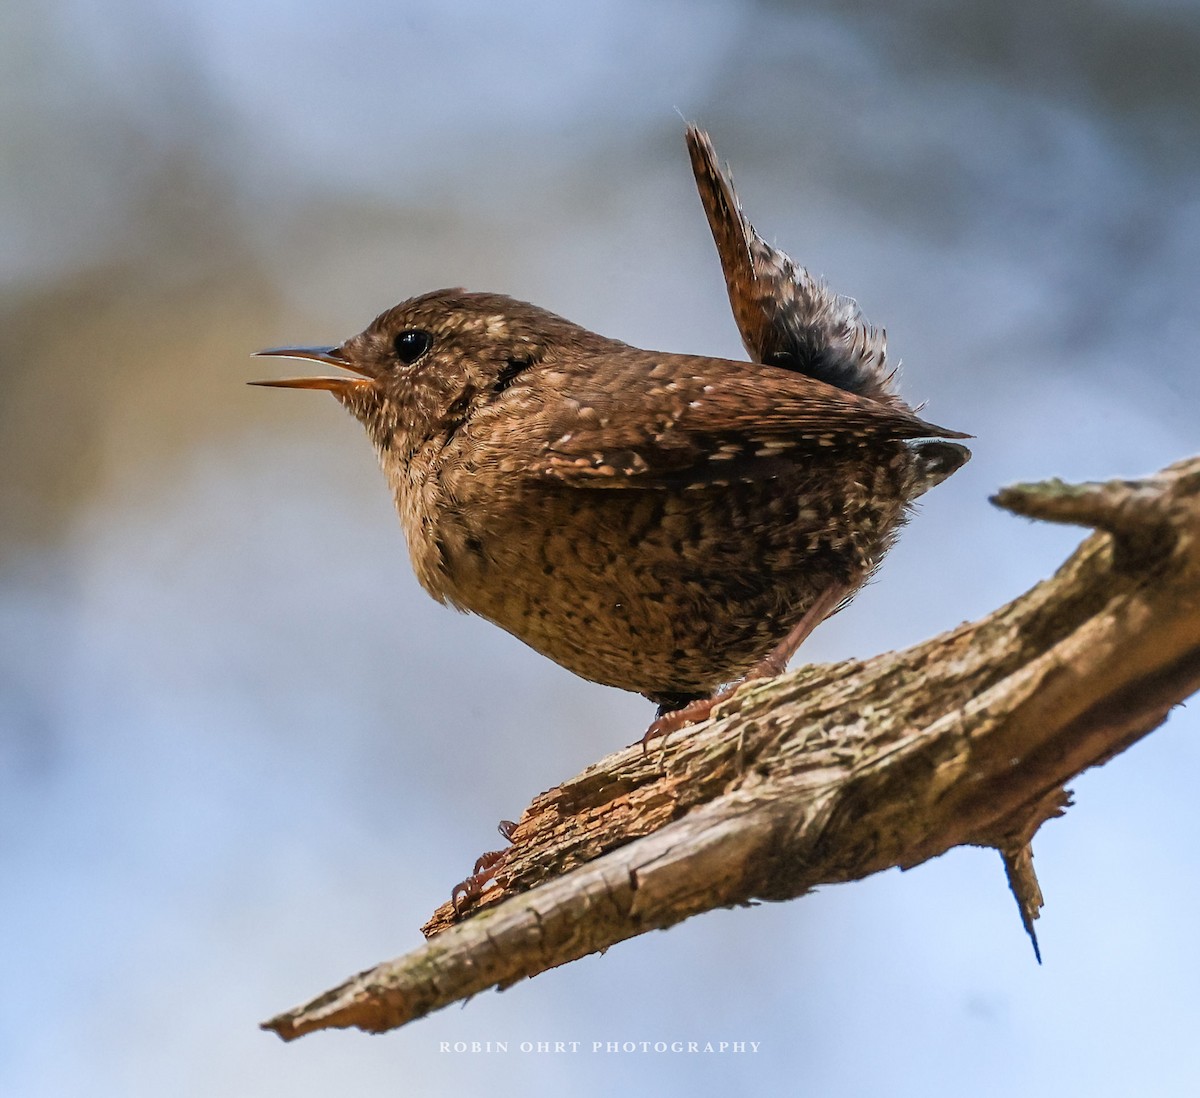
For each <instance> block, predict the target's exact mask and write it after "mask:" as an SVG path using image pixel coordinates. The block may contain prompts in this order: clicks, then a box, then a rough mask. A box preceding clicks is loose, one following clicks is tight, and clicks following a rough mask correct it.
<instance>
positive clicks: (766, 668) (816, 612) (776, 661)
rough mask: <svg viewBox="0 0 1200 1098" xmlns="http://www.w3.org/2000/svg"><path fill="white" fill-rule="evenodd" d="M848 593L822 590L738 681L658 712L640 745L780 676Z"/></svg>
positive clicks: (844, 588)
mask: <svg viewBox="0 0 1200 1098" xmlns="http://www.w3.org/2000/svg"><path fill="white" fill-rule="evenodd" d="M850 591H851V587H850V585H849V584H844V583H835V584H832V585H831V586H829V587H827V588H825V590H824V591H822V592H821V594H820V595H818V596H817V600H816V601H815V602H814V603H813V604H812V606H810V607H809V608H808V609H807V610H805V611H804V616H803V617H802V618H801V619H800V620H799V621H798V622H797V623H796V624H795V625H794V626H792V629H791V631H790V632H789V633H788V635H787V636H786V637H784V638H783V640H781V641H780V642H779V643H778V644H777V645H775V647H774V648H772V649H771V651H770V652H768V653H767V654H766V655H765V656H763V658H762V659H761V660H759V661H758V663H756V664H755V665H754V666H753V667H751V668H750V670H749V671H747V672H746V673H745V674H744V675H743V676H742V677H741V678H740V679H735V680H734V681H733V682H730V683H726V684H725V685H724V686H722V687H720V688H719V689H718V690H717V691H716V693H714V694H713V695H712V697H709V698H697V699H696V700H695V701H690V702H688V703H687V704H686V705H684V706H681V707H680V708H678V709H673V710H671V711H670V712H667V713H663V712H661V711H660V713H659V715H658V717H657V718H656V719H655V721H654V723H653V724H651V725H650V727H649V728H647V729H646V734H645V735H644V736H643V737H642V746H643V747H646V746H647V745H648V744H649V743H650V741H651V740H655V739H657V738H658V737H659V736H666V735H668V734H669V733H671V732H675V731H677V730H678V729H680V728H686V727H687V726H688V725H689V724H698V723H699V722H700V721H703V720H707V719H708V716H709V714H710V713H712V711H713V709H714V708H715V707H716V706H717V704H718V703H719V702H723V701H725V699H726V698H729V697H732V696H733V694H735V693H736V692H737V689H738V687H740V686H741V685H742V684H743V683H746V682H750V681H751V680H753V679H773V678H775V676H776V675H782V674H783V672H784V671H785V670H786V669H787V665H788V660H790V659H791V658H792V657H793V656H794V655H795V654H796V649H798V648H799V647H800V645H802V644H803V643H804V642H805V641H806V640H807V639H808V635H809V634H810V633H811V632H812V631H813V630H814V629H816V627H817V626H818V625H820V624H821V622H823V621H824V620H825V619H826V618H827V617H829V615H830V614H832V613H833V611H834V610H835V609H836V608H837V607H838V605H839V604H840V603H841V601H842V600H843V599H844V598H845V597H846V596H847V595H848V594H849V593H850Z"/></svg>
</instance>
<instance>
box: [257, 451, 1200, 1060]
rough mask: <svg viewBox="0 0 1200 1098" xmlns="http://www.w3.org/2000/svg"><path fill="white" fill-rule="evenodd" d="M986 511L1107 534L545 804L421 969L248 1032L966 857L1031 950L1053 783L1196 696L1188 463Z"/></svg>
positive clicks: (388, 1022) (453, 990) (358, 1010)
mask: <svg viewBox="0 0 1200 1098" xmlns="http://www.w3.org/2000/svg"><path fill="white" fill-rule="evenodd" d="M994 502H996V503H997V504H999V505H1000V506H1002V507H1005V508H1007V509H1008V510H1010V511H1014V512H1016V513H1018V514H1023V515H1028V516H1031V517H1036V518H1041V519H1046V520H1049V521H1053V522H1069V523H1076V524H1082V525H1087V526H1092V527H1095V528H1097V530H1100V531H1104V532H1100V533H1094V534H1093V535H1091V536H1090V537H1088V538H1087V540H1085V541H1084V542H1083V544H1082V545H1081V546H1080V547H1079V548H1078V549H1077V550H1076V552H1075V553H1074V554H1073V555H1072V556H1071V558H1070V559H1069V560H1068V561H1067V562H1066V563H1065V564H1064V565H1063V566H1062V567H1061V568H1060V569H1059V570H1058V572H1057V573H1056V575H1055V576H1054V577H1053V578H1052V579H1050V580H1047V581H1044V582H1043V583H1040V584H1038V585H1037V586H1036V587H1034V588H1033V589H1032V590H1030V591H1029V592H1027V593H1026V594H1024V595H1022V596H1021V597H1020V598H1018V599H1017V600H1015V601H1014V602H1012V603H1010V604H1008V605H1007V606H1004V607H1001V608H1000V609H999V610H996V611H995V612H994V613H992V614H990V615H989V616H988V617H986V618H984V619H982V620H980V621H977V622H974V623H968V624H964V625H962V626H960V627H959V628H957V629H955V630H952V631H951V632H949V633H945V634H943V635H941V636H939V637H935V638H933V639H932V640H929V641H926V642H925V643H923V644H920V645H917V646H916V647H914V648H910V649H907V650H906V651H903V652H892V653H887V654H884V655H881V656H877V657H875V658H874V659H871V660H867V661H846V662H843V663H836V664H827V665H821V666H813V667H804V668H801V669H800V670H798V671H795V672H793V673H791V674H788V675H784V676H781V677H780V678H778V679H774V680H770V681H767V682H756V683H752V684H749V685H748V686H746V687H745V688H744V689H742V690H740V691H739V692H738V693H737V694H736V695H735V696H734V697H733V698H731V699H730V700H729V701H728V702H726V703H724V704H723V705H721V706H720V707H719V709H718V711H717V713H716V714H715V719H714V720H712V721H709V722H708V723H706V724H704V725H701V726H698V727H697V728H695V729H689V730H688V731H687V732H686V733H679V734H675V735H674V736H672V737H670V738H669V739H668V740H667V741H666V742H665V743H662V744H660V745H655V746H653V747H652V748H651V749H650V750H649V751H648V752H644V751H643V749H642V748H641V746H640V745H635V746H634V747H630V748H626V749H625V750H623V751H620V752H617V753H616V754H615V755H611V756H609V757H608V758H606V759H603V760H601V761H600V762H598V763H596V764H594V765H593V766H591V767H589V768H588V769H587V770H585V771H584V772H583V773H582V774H580V775H579V776H578V777H575V778H573V779H571V780H570V781H567V782H565V783H564V784H562V785H560V786H558V787H556V788H554V789H551V790H550V791H548V792H546V793H543V794H542V795H541V796H539V797H538V798H537V799H536V800H534V802H533V803H532V804H531V805H530V806H529V808H528V809H526V811H525V813H524V815H523V816H522V818H521V820H520V822H519V824H518V825H517V828H516V831H515V833H514V842H513V845H512V846H511V847H509V848H508V849H506V850H505V851H504V853H503V855H502V856H501V858H500V860H499V862H498V863H497V866H496V875H495V879H494V881H493V883H492V885H491V886H490V887H489V888H488V889H486V890H485V891H484V892H482V894H480V895H479V896H477V897H474V898H473V899H472V900H471V901H470V902H469V903H468V904H466V905H464V906H465V908H466V910H465V911H464V915H465V916H466V917H465V918H464V920H463V921H456V918H457V917H456V915H455V912H454V910H453V908H452V907H451V906H450V905H449V904H446V905H443V907H442V908H440V909H439V910H438V911H437V912H435V914H434V916H433V917H432V918H431V920H430V921H429V923H428V924H427V925H426V926H425V927H424V928H423V929H424V931H425V933H426V934H427V935H428V936H429V938H430V940H429V941H427V942H426V943H425V945H424V946H422V947H421V948H419V949H417V950H415V951H413V952H412V953H410V954H409V955H408V956H405V957H401V958H399V959H397V960H394V961H390V962H387V963H384V964H382V965H379V966H378V967H376V968H374V969H371V970H369V971H367V972H364V973H362V974H360V975H358V976H356V977H354V978H352V979H350V980H348V981H347V982H346V983H344V984H343V985H341V986H340V987H338V988H335V989H333V990H332V991H330V992H328V993H326V994H325V995H323V996H321V997H320V998H318V999H316V1000H314V1001H313V1002H311V1003H309V1004H307V1005H305V1006H303V1007H299V1008H296V1009H294V1010H291V1011H288V1012H286V1013H284V1014H281V1015H279V1016H278V1017H276V1018H274V1019H272V1020H271V1021H269V1022H267V1023H265V1024H264V1028H267V1029H270V1030H273V1031H274V1032H276V1033H277V1034H279V1036H281V1037H283V1038H285V1039H289V1040H290V1039H292V1038H294V1037H297V1036H300V1035H301V1034H304V1033H308V1032H310V1031H312V1030H315V1029H324V1028H330V1027H346V1026H357V1027H359V1028H360V1029H364V1030H370V1031H374V1032H379V1031H382V1030H386V1029H391V1028H393V1027H396V1026H400V1025H403V1024H404V1023H405V1022H409V1021H412V1020H413V1019H416V1018H420V1017H422V1016H424V1015H425V1014H428V1013H430V1012H431V1011H434V1010H437V1009H438V1008H439V1007H443V1006H446V1005H447V1004H449V1003H452V1002H455V1001H456V1000H459V999H464V998H467V997H468V996H471V995H474V994H476V993H478V992H480V991H483V990H485V989H487V988H489V987H499V988H503V987H507V986H509V985H510V984H513V983H515V982H516V981H518V980H520V979H522V978H524V977H527V976H533V975H535V974H536V973H538V972H542V971H545V970H546V969H548V968H553V967H555V966H556V965H561V964H565V963H566V962H568V961H572V960H575V959H576V958H579V957H582V956H585V955H586V954H589V953H593V952H596V951H598V950H603V949H606V948H607V947H609V946H611V945H613V944H614V943H616V942H619V941H622V940H624V939H626V938H630V937H633V936H634V935H637V934H643V933H645V932H646V931H648V930H654V929H658V928H662V927H667V926H671V925H673V924H675V923H678V922H680V921H681V920H683V919H686V918H688V917H689V916H691V915H695V914H698V913H700V912H702V911H708V910H711V909H713V908H716V907H727V906H733V905H738V904H746V903H749V902H751V901H752V900H756V899H757V900H786V899H791V898H793V897H796V896H801V895H803V894H804V893H806V892H808V891H809V890H810V889H812V888H815V887H816V886H818V885H823V884H830V883H834V882H841V881H852V880H858V879H860V878H863V877H866V876H868V875H869V874H872V873H875V872H878V871H879V870H882V869H887V868H890V867H892V866H900V867H903V868H908V867H910V866H914V865H917V864H919V863H921V862H923V861H926V860H927V859H929V858H933V857H936V856H937V855H939V854H941V853H943V852H945V851H946V850H949V849H950V848H951V847H954V846H959V845H963V844H972V845H982V846H992V847H995V848H997V849H998V850H999V851H1000V852H1001V854H1002V855H1003V857H1004V864H1005V868H1006V871H1007V873H1008V877H1009V883H1010V886H1011V887H1012V889H1013V892H1014V895H1015V896H1016V897H1017V900H1018V903H1019V905H1020V908H1021V915H1022V920H1023V921H1024V923H1025V926H1026V929H1027V930H1029V931H1030V934H1031V936H1032V925H1033V920H1034V919H1035V918H1036V917H1037V914H1038V911H1039V909H1040V907H1041V902H1042V901H1041V893H1040V891H1039V889H1038V884H1037V879H1036V877H1035V876H1034V873H1033V863H1032V853H1031V850H1030V847H1029V842H1030V840H1031V839H1032V837H1033V835H1034V833H1035V832H1036V831H1037V829H1038V828H1039V827H1040V826H1041V824H1042V823H1043V822H1044V821H1045V820H1046V819H1048V818H1050V817H1052V816H1056V815H1060V814H1061V813H1062V811H1063V810H1064V808H1065V807H1066V805H1067V804H1068V796H1067V794H1066V792H1065V790H1064V788H1063V785H1064V783H1065V782H1067V781H1069V780H1071V779H1072V778H1073V777H1074V776H1075V775H1077V774H1079V773H1081V772H1082V771H1084V770H1086V769H1087V768H1088V767H1091V766H1096V765H1099V764H1101V763H1103V762H1105V761H1107V760H1108V759H1110V758H1112V757H1113V756H1114V755H1116V754H1118V753H1119V752H1121V751H1123V750H1124V749H1125V748H1126V747H1128V746H1129V745H1130V744H1132V743H1133V742H1135V741H1136V740H1138V739H1139V738H1141V737H1142V736H1144V735H1146V734H1147V733H1148V732H1150V731H1151V730H1152V729H1154V728H1156V727H1157V726H1158V725H1159V724H1161V723H1162V721H1163V720H1164V719H1165V718H1166V716H1167V714H1168V712H1169V711H1170V709H1171V708H1172V706H1174V705H1176V704H1178V703H1179V702H1180V701H1182V700H1183V699H1184V698H1186V697H1187V696H1188V695H1190V694H1191V693H1193V692H1194V691H1196V690H1197V689H1198V688H1200V457H1197V458H1192V459H1189V460H1187V461H1183V462H1179V463H1177V464H1175V465H1173V466H1170V467H1168V468H1167V469H1165V470H1163V471H1162V472H1161V473H1158V474H1156V475H1154V476H1152V477H1148V478H1146V479H1144V480H1139V481H1111V482H1107V483H1102V484H1083V485H1066V484H1063V483H1061V482H1059V481H1047V482H1044V483H1041V484H1031V485H1021V486H1017V487H1013V488H1008V489H1005V490H1004V491H1002V492H1001V493H999V495H997V496H996V497H995V499H994ZM1035 947H1036V942H1035Z"/></svg>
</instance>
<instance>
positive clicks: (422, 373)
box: [251, 290, 608, 458]
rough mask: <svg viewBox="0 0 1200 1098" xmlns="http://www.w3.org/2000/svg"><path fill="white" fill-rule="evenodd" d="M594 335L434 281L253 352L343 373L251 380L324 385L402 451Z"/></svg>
mask: <svg viewBox="0 0 1200 1098" xmlns="http://www.w3.org/2000/svg"><path fill="white" fill-rule="evenodd" d="M599 339H600V337H599V336H595V335H593V334H592V333H591V332H588V331H586V330H585V329H583V328H580V327H578V326H577V325H575V324H572V323H571V322H570V321H567V320H564V319H563V318H562V317H558V316H555V315H554V314H553V313H548V312H546V311H545V310H544V309H539V308H538V307H537V306H535V305H529V304H527V303H526V302H523V301H516V300H514V299H512V298H509V297H505V296H503V295H501V294H488V293H468V292H466V291H464V290H436V291H434V292H432V293H428V294H423V295H421V296H420V297H414V298H411V299H410V300H408V301H404V302H401V303H400V304H399V305H397V306H395V307H394V308H391V309H388V310H387V311H386V312H383V313H380V315H379V316H377V317H376V318H375V319H374V320H373V321H372V322H371V323H370V324H369V325H368V326H367V327H366V328H365V329H364V330H363V331H361V332H359V333H358V335H355V336H351V337H350V338H349V339H347V340H346V341H345V342H344V343H341V344H339V345H337V346H335V347H272V348H270V349H268V350H265V351H259V352H258V354H259V355H266V356H277V357H280V358H296V359H307V360H310V361H313V362H320V363H323V364H327V365H330V366H337V367H339V368H341V369H343V370H345V371H348V372H347V373H346V374H342V375H337V376H323V377H288V378H275V379H271V380H266V381H254V382H251V384H252V385H268V386H274V387H278V388H286V389H324V390H326V391H328V392H330V393H332V394H333V395H334V397H335V398H336V399H337V400H338V401H339V402H340V403H342V404H343V405H345V406H346V408H348V409H349V410H350V412H351V413H353V414H354V416H355V417H357V418H358V419H359V420H360V421H361V422H362V423H363V425H364V426H365V427H366V428H367V432H368V433H369V434H370V435H371V438H372V441H373V442H374V443H375V445H376V447H378V448H379V449H380V450H381V451H390V452H394V453H397V454H398V455H400V456H401V457H403V458H407V457H410V456H411V455H412V454H413V453H414V452H415V451H416V450H417V449H418V448H419V447H421V446H422V445H424V444H425V443H426V442H429V441H431V440H437V439H439V438H442V437H445V436H447V435H448V434H450V433H452V432H453V431H454V430H457V428H458V427H459V426H461V424H462V423H464V422H465V421H466V420H467V419H468V418H469V417H470V416H471V414H472V413H473V412H474V411H475V409H476V408H477V407H478V406H479V404H480V403H481V402H486V401H489V400H492V399H495V398H496V397H498V396H499V395H500V394H501V393H503V392H504V391H505V390H506V389H508V388H509V387H510V386H512V385H513V384H514V383H516V382H517V381H518V380H519V378H520V375H521V374H522V373H523V372H524V371H525V370H527V369H529V368H530V367H532V366H534V365H538V364H540V363H543V362H547V361H553V360H555V359H556V358H561V357H562V356H563V355H564V354H570V353H572V352H574V353H576V354H577V353H578V352H579V351H580V350H583V349H584V345H586V344H588V343H589V342H594V341H597V340H599ZM603 342H608V341H603Z"/></svg>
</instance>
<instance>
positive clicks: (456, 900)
mask: <svg viewBox="0 0 1200 1098" xmlns="http://www.w3.org/2000/svg"><path fill="white" fill-rule="evenodd" d="M516 829H517V825H516V824H515V823H514V822H513V821H512V820H501V821H500V826H499V831H500V834H501V835H503V836H504V838H505V840H506V841H507V842H509V843H511V842H512V841H513V832H514V831H516ZM507 849H508V848H507V847H506V848H505V850H507ZM504 853H505V851H504V850H489V851H488V852H487V853H486V854H480V855H479V857H478V858H476V859H475V868H474V870H472V872H471V875H470V876H469V877H468V878H467V879H466V880H465V881H459V883H458V884H456V885H455V886H454V888H453V889H451V891H450V903H451V904H453V905H454V914H455V915H458V914H460V911H461V909H460V907H459V904H460V903H467V902H469V901H470V900H473V899H475V897H476V896H478V895H479V894H480V893H481V892H482V891H483V888H484V885H486V884H487V883H488V881H490V880H491V879H492V878H493V877H494V876H495V875H496V866H497V865H498V864H499V863H500V859H501V858H502V857H503V856H504Z"/></svg>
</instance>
